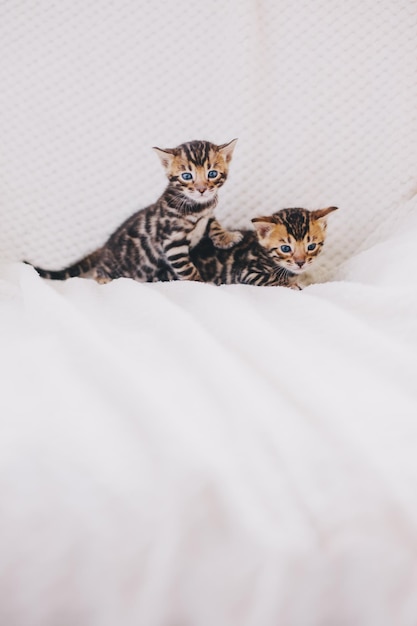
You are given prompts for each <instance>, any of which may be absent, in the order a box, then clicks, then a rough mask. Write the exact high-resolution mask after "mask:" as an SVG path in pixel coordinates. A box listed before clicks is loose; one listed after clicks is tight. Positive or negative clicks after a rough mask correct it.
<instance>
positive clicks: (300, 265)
mask: <svg viewBox="0 0 417 626" xmlns="http://www.w3.org/2000/svg"><path fill="white" fill-rule="evenodd" d="M296 264H297V265H298V267H303V265H304V261H296Z"/></svg>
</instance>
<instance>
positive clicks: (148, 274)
mask: <svg viewBox="0 0 417 626" xmlns="http://www.w3.org/2000/svg"><path fill="white" fill-rule="evenodd" d="M236 141H237V140H236V139H235V140H233V141H231V142H230V143H227V144H223V145H220V146H217V145H215V144H212V143H210V142H208V141H191V142H189V143H184V144H182V145H180V146H178V147H177V148H173V149H166V150H162V149H161V148H154V150H155V152H156V153H157V155H158V157H159V158H160V161H161V163H162V165H163V167H164V168H165V171H166V175H167V177H168V181H169V182H168V186H167V188H166V190H165V192H164V193H163V194H162V196H161V197H160V198H159V200H157V202H155V204H152V205H151V206H149V207H147V208H145V209H142V210H140V211H138V212H137V213H135V214H134V215H132V216H131V217H129V218H128V219H127V220H126V221H125V222H124V223H123V224H122V225H121V226H120V227H119V228H118V229H117V230H116V231H115V232H114V233H113V234H112V235H111V236H110V238H109V239H108V241H107V243H106V244H105V245H104V246H103V247H102V248H99V249H98V250H96V251H94V252H93V253H92V254H90V255H88V256H86V257H85V258H84V259H82V260H81V261H78V262H77V263H75V264H74V265H71V266H70V267H67V268H65V269H63V270H58V271H50V270H44V269H42V268H40V267H35V269H36V270H37V272H38V273H39V274H40V275H41V276H42V277H44V278H50V279H53V280H65V279H66V278H70V277H72V276H90V277H92V278H94V279H95V280H97V281H98V282H100V283H105V282H108V281H110V280H113V279H115V278H120V277H127V278H133V279H135V280H137V281H141V282H155V281H158V280H197V281H199V280H201V277H200V274H199V271H198V270H197V268H196V267H195V265H194V264H193V263H192V261H191V258H190V248H191V247H192V246H193V245H195V244H196V243H197V242H198V241H199V240H200V239H201V237H202V236H203V234H204V232H206V229H207V224H208V223H209V221H210V224H211V229H212V239H213V242H214V245H216V246H218V247H222V248H228V247H230V246H233V245H234V244H235V243H237V242H238V241H240V240H241V238H242V235H241V233H240V232H234V233H233V232H227V231H225V230H224V229H223V228H222V227H221V225H220V224H219V223H218V222H217V221H216V220H215V219H214V208H215V207H216V204H217V192H218V190H219V188H220V187H221V186H222V185H223V184H224V182H225V181H226V178H227V174H228V170H229V164H230V160H231V158H232V154H233V150H234V147H235V144H236ZM210 172H211V173H210ZM213 172H214V173H215V175H213Z"/></svg>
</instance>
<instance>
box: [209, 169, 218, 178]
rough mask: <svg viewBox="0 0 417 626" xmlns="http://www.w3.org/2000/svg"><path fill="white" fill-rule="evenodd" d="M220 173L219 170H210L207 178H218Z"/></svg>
mask: <svg viewBox="0 0 417 626" xmlns="http://www.w3.org/2000/svg"><path fill="white" fill-rule="evenodd" d="M218 173H219V172H218V171H217V170H210V171H209V173H208V174H207V177H208V178H216V177H217V174H218Z"/></svg>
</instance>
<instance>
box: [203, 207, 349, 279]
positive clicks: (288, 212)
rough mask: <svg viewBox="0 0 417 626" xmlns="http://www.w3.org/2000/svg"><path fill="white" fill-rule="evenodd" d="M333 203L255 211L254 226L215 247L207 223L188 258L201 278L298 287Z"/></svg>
mask: <svg viewBox="0 0 417 626" xmlns="http://www.w3.org/2000/svg"><path fill="white" fill-rule="evenodd" d="M336 209H337V207H335V206H331V207H329V208H327V209H319V210H317V211H308V210H307V209H299V208H297V209H282V210H281V211H277V212H276V213H274V214H273V215H268V216H265V217H255V218H254V219H252V222H253V225H254V227H255V230H254V231H252V230H246V231H241V232H242V234H243V239H242V241H241V242H240V243H238V244H237V245H236V246H235V247H234V248H232V249H230V250H218V249H216V248H215V247H214V245H213V243H212V241H211V240H210V232H209V231H210V224H209V226H208V229H207V233H206V236H205V237H203V238H202V239H201V241H200V242H199V243H198V245H197V246H196V247H195V248H194V249H193V250H192V251H191V258H192V260H193V262H194V264H195V266H196V267H197V268H198V270H199V272H200V274H201V276H202V278H203V279H204V280H205V281H206V282H212V283H215V284H217V285H220V284H231V283H245V284H247V285H259V286H277V285H281V286H284V287H291V288H293V289H301V287H300V286H299V285H298V283H297V277H298V276H299V275H300V274H302V273H303V272H305V271H306V270H308V269H310V267H311V265H312V263H313V262H314V260H315V259H316V258H317V256H318V255H319V254H320V252H321V250H322V248H323V244H324V240H325V237H326V227H327V215H328V214H329V213H331V212H332V211H336Z"/></svg>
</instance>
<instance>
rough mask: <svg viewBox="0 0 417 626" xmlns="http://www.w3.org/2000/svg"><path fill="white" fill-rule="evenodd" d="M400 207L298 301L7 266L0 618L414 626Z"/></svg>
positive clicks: (413, 293) (411, 346)
mask: <svg viewBox="0 0 417 626" xmlns="http://www.w3.org/2000/svg"><path fill="white" fill-rule="evenodd" d="M410 206H411V208H410V210H409V211H408V213H409V217H408V220H407V221H404V222H403V223H402V224H399V225H397V229H396V230H395V231H394V232H393V233H392V235H391V237H390V238H389V239H388V240H386V241H385V242H381V243H379V244H377V245H375V246H373V247H372V248H370V249H368V250H367V251H365V252H362V253H361V254H360V255H357V256H356V257H354V258H353V259H352V260H351V261H350V262H349V263H348V264H346V265H345V266H344V267H343V268H342V269H341V270H340V273H339V280H336V281H334V282H329V283H325V284H317V285H311V286H309V287H308V288H306V289H305V290H303V291H302V292H295V291H292V290H289V289H285V288H257V287H247V286H243V285H235V286H222V287H214V286H211V285H204V284H197V283H184V282H181V283H180V282H175V283H160V284H138V283H135V282H133V281H129V280H125V279H122V280H118V281H114V282H113V283H110V284H108V285H105V286H99V285H97V284H95V283H93V282H91V281H88V280H82V279H71V280H69V281H67V282H65V283H51V282H47V281H43V280H42V279H40V278H39V277H38V276H37V275H36V273H35V272H34V270H33V269H32V268H30V267H28V266H24V265H21V264H4V265H3V266H2V268H1V282H0V288H1V291H0V294H1V306H0V312H1V325H0V332H1V334H2V337H1V346H2V347H1V353H0V371H1V380H2V392H1V397H0V446H1V454H0V500H1V502H2V505H1V516H0V556H1V558H0V613H1V614H0V622H1V623H2V624H5V625H6V624H7V625H12V624H13V626H38V625H39V626H56V625H58V624H59V625H60V626H64V625H65V626H66V625H71V626H72V625H74V626H75V625H77V626H84V625H85V626H93V625H94V626H95V625H97V626H107V625H108V626H115V625H116V624H120V625H123V626H138V625H140V626H278V625H279V626H374V625H377V626H394V625H395V626H415V624H416V623H417V560H416V549H417V454H416V450H417V389H416V373H417V351H416V348H417V289H416V284H415V270H416V269H417V260H416V258H417V257H416V254H415V241H416V236H417V213H416V211H415V210H413V206H412V203H411V205H410Z"/></svg>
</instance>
